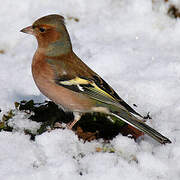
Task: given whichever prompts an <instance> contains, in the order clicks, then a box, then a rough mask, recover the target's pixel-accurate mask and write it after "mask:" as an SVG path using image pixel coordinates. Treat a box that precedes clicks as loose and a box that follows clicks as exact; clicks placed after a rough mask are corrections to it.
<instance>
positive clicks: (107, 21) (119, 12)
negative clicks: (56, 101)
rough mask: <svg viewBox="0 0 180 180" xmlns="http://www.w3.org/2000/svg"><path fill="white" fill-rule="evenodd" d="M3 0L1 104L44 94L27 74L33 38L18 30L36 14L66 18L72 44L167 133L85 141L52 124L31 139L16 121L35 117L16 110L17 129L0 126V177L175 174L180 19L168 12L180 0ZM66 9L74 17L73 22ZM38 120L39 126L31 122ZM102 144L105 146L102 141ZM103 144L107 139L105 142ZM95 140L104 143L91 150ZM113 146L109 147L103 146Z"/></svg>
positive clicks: (178, 167) (179, 142) (178, 165)
mask: <svg viewBox="0 0 180 180" xmlns="http://www.w3.org/2000/svg"><path fill="white" fill-rule="evenodd" d="M153 2H154V3H153V4H152V0H91V1H85V0H76V1H75V0H53V1H50V0H46V1H42V0H36V1H32V0H26V1H24V0H13V1H12V0H6V1H3V2H1V5H2V6H1V11H0V17H1V18H0V27H1V28H0V33H1V38H0V50H3V51H4V54H0V62H1V66H0V74H1V75H0V87H1V89H0V92H1V93H0V99H1V100H0V108H1V109H2V112H1V116H2V114H3V113H5V112H6V111H8V110H9V109H10V108H12V107H13V106H14V105H13V103H14V101H19V100H24V99H25V100H29V99H34V100H36V101H39V102H41V101H43V100H44V99H45V97H44V96H43V95H42V94H41V93H40V92H39V90H38V89H37V88H36V86H35V84H34V82H33V79H32V75H31V59H32V56H33V54H34V51H35V49H36V47H37V43H36V40H35V38H33V37H32V36H29V35H25V34H22V33H20V32H19V30H20V29H22V28H24V27H26V26H28V25H31V24H32V22H33V21H34V20H36V19H37V18H39V17H41V16H44V15H47V14H52V13H53V14H54V13H57V14H61V15H63V16H64V17H65V18H66V24H67V28H68V30H69V33H70V36H71V40H72V43H73V47H74V51H75V52H76V53H77V54H78V56H80V57H81V59H83V60H84V62H85V63H87V64H88V65H89V66H90V67H91V68H93V69H94V70H95V71H96V72H97V73H99V74H100V75H101V76H102V77H103V78H104V79H106V80H107V82H108V83H110V84H111V85H112V87H114V89H115V90H116V91H117V92H118V94H119V95H120V96H121V97H122V98H123V99H124V100H126V101H127V102H128V103H129V104H130V105H133V104H134V103H135V104H137V105H138V107H137V108H136V110H137V111H138V112H140V113H141V114H144V115H145V114H146V113H147V112H150V113H151V116H152V119H151V120H149V121H148V124H149V125H150V126H152V127H153V128H155V129H156V130H158V131H160V132H161V133H162V134H164V135H165V136H167V137H169V138H170V139H171V140H172V144H168V145H161V144H159V143H156V142H155V141H154V140H152V139H151V138H149V137H147V136H145V137H144V140H140V141H139V142H138V143H136V142H134V140H132V139H129V138H127V137H123V136H121V135H118V136H117V137H116V138H115V139H113V140H112V141H111V142H110V144H109V145H105V144H104V143H103V141H93V142H90V143H89V142H86V143H83V142H82V141H79V140H78V138H77V136H76V135H75V134H74V133H73V132H71V131H70V130H54V131H51V132H50V133H49V132H46V133H44V134H42V135H39V136H38V137H36V140H35V141H30V139H29V136H27V135H25V134H24V133H23V132H22V131H21V129H22V128H23V126H24V127H27V126H31V127H32V128H34V129H36V128H37V127H39V125H38V124H34V123H32V122H30V121H29V120H27V119H25V118H24V117H23V116H22V115H21V114H19V115H18V116H17V117H16V119H15V120H14V122H13V123H14V126H20V127H19V130H18V131H16V132H0V179H5V180H46V179H47V180H50V179H51V180H60V179H61V180H70V179H74V180H76V179H82V180H96V179H98V180H106V179H107V180H109V179H111V180H117V179H123V180H133V179H136V180H137V179H138V180H159V179H163V180H179V179H180V125H179V121H180V20H178V19H177V20H176V19H173V18H170V17H169V16H168V15H167V13H166V12H167V8H168V6H169V3H174V4H176V6H177V7H178V6H179V7H180V3H179V2H178V0H170V1H169V3H164V1H163V0H153ZM69 17H76V18H78V19H79V22H76V21H74V20H73V19H71V18H69ZM36 126H37V127H36ZM104 146H105V147H104ZM106 146H107V147H106ZM97 148H104V149H105V150H104V151H101V152H97V150H96V149H97ZM111 148H113V149H115V153H109V152H108V149H111Z"/></svg>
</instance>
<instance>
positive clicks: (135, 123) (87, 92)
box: [21, 14, 171, 144]
mask: <svg viewBox="0 0 180 180" xmlns="http://www.w3.org/2000/svg"><path fill="white" fill-rule="evenodd" d="M21 32H24V33H28V34H32V35H34V36H35V37H36V39H37V41H38V48H37V50H36V53H35V55H34V57H33V61H32V74H33V78H34V81H35V83H36V85H37V87H38V88H39V90H40V91H41V92H42V93H43V94H44V95H45V96H47V97H48V98H49V99H51V100H52V101H54V102H55V103H57V104H58V105H60V106H62V107H63V108H64V109H66V110H68V111H72V112H73V113H74V121H73V122H72V123H71V124H70V125H69V128H70V129H71V128H72V127H73V126H74V124H75V123H76V122H77V121H78V120H79V119H80V118H81V115H82V114H83V113H87V112H101V113H105V114H108V115H110V116H114V117H116V119H117V118H118V120H119V121H124V123H125V124H126V123H127V124H128V125H129V128H131V129H137V131H138V132H144V133H146V134H148V135H149V136H151V137H152V138H154V139H155V140H157V141H158V142H160V143H162V144H165V143H170V142H171V141H170V140H169V139H168V138H166V137H164V136H163V135H161V134H160V133H159V132H157V131H156V130H154V129H153V128H151V127H149V126H148V125H146V124H145V123H144V122H143V121H142V120H140V119H138V118H136V117H135V116H134V115H137V116H140V117H141V118H142V116H141V115H140V114H139V113H137V112H136V111H135V110H134V109H133V108H131V107H130V106H129V105H128V104H127V103H126V102H125V101H123V100H122V99H121V98H120V97H119V96H118V94H117V93H116V92H115V91H114V90H113V89H112V87H111V86H109V85H108V84H107V83H106V82H105V81H104V80H103V79H102V78H101V77H100V76H99V75H98V74H96V73H95V72H94V71H93V70H91V69H90V68H89V67H88V66H87V65H86V64H85V63H84V62H82V61H81V59H80V58H79V57H77V56H76V54H75V53H74V52H73V50H72V45H71V40H70V37H69V34H68V32H67V29H66V27H65V23H64V18H63V17H62V16H60V15H57V14H52V15H48V16H44V17H42V18H40V19H38V20H36V21H35V22H34V23H33V25H32V26H29V27H26V28H24V29H22V30H21Z"/></svg>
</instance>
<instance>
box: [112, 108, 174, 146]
mask: <svg viewBox="0 0 180 180" xmlns="http://www.w3.org/2000/svg"><path fill="white" fill-rule="evenodd" d="M112 115H113V116H116V117H117V118H119V119H120V120H122V121H124V122H126V123H128V124H130V125H131V126H133V127H135V128H137V129H139V130H140V131H142V132H144V133H146V134H148V135H149V136H151V137H152V138H153V139H155V140H156V141H158V142H160V143H161V144H166V143H171V141H170V140H169V139H168V138H167V137H165V136H163V135H162V134H160V133H159V132H157V131H156V130H155V129H153V128H151V127H150V126H148V125H147V124H145V123H144V122H142V121H141V120H139V119H137V118H136V117H135V116H133V115H131V114H129V113H128V112H127V111H125V110H122V109H120V111H119V112H118V113H112Z"/></svg>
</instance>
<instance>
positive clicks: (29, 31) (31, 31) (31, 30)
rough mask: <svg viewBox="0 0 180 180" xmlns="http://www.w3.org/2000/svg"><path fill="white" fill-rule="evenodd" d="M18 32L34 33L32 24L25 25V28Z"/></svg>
mask: <svg viewBox="0 0 180 180" xmlns="http://www.w3.org/2000/svg"><path fill="white" fill-rule="evenodd" d="M20 32H23V33H27V34H32V35H34V31H33V28H32V26H28V27H25V28H23V29H21V30H20Z"/></svg>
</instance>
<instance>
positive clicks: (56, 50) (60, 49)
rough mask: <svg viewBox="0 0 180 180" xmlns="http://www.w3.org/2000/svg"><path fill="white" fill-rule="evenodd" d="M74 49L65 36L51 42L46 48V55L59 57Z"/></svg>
mask: <svg viewBox="0 0 180 180" xmlns="http://www.w3.org/2000/svg"><path fill="white" fill-rule="evenodd" d="M71 51H72V46H71V43H70V42H69V40H66V39H64V38H62V39H60V40H58V41H55V42H53V43H50V44H49V45H48V47H47V48H46V50H45V55H46V56H49V57H57V56H62V55H65V54H68V53H69V52H71Z"/></svg>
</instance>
